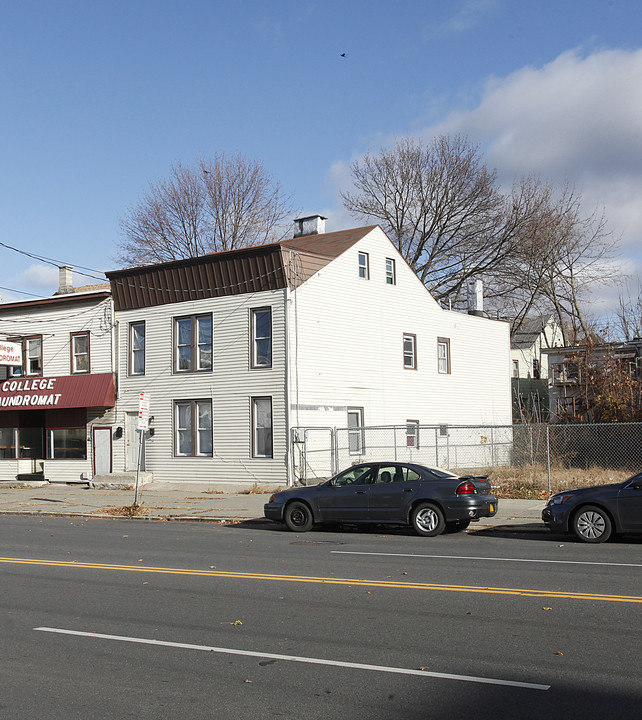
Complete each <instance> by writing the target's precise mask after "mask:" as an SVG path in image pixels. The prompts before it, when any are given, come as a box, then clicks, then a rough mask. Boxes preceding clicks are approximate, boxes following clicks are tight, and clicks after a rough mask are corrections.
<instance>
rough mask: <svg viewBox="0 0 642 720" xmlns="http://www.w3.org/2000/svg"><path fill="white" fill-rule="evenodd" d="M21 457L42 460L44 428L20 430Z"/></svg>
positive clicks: (23, 428)
mask: <svg viewBox="0 0 642 720" xmlns="http://www.w3.org/2000/svg"><path fill="white" fill-rule="evenodd" d="M19 432H20V457H21V458H42V457H43V455H42V449H43V448H42V444H43V443H42V428H41V427H22V428H20V431H19Z"/></svg>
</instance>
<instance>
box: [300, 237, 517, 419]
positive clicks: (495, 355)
mask: <svg viewBox="0 0 642 720" xmlns="http://www.w3.org/2000/svg"><path fill="white" fill-rule="evenodd" d="M320 242H322V238H320ZM319 252H322V246H321V245H320V246H319ZM359 253H368V258H369V279H367V280H366V279H363V278H361V277H359V264H358V263H359V261H358V255H359ZM387 258H390V259H393V260H394V261H395V270H396V283H395V284H394V285H391V284H387V283H386V259H387ZM288 328H289V352H288V356H289V379H290V380H289V384H290V406H291V423H292V425H293V426H327V427H339V428H345V427H346V425H347V408H349V407H362V408H364V423H365V425H366V426H373V425H388V424H404V423H405V422H406V421H407V420H410V419H412V420H418V421H419V422H420V423H421V424H448V425H455V424H456V425H477V424H500V425H504V424H510V423H511V422H512V420H511V399H510V375H509V371H508V370H509V365H510V363H509V326H508V324H507V323H504V322H498V321H493V320H488V319H485V318H481V317H476V316H472V315H464V314H461V313H455V312H451V311H447V310H443V309H442V308H441V307H440V306H439V305H438V304H437V303H436V302H435V300H434V299H433V298H432V296H431V295H430V294H429V292H428V291H427V290H426V288H425V287H424V286H423V284H422V283H421V281H420V280H419V279H418V278H417V276H416V275H415V273H414V272H413V271H412V270H411V269H410V267H409V266H408V265H407V263H406V262H405V261H404V260H403V258H402V257H401V256H400V255H399V253H398V252H397V250H396V248H395V247H394V245H393V244H392V243H391V241H390V240H389V239H388V238H387V236H386V235H385V234H384V233H383V231H381V230H380V229H379V228H376V229H374V230H373V231H371V232H370V233H369V234H368V235H367V236H366V237H364V238H363V239H362V240H360V241H359V242H358V243H357V244H355V245H354V246H353V247H352V248H350V249H349V250H347V251H346V252H345V253H343V254H342V255H340V256H339V257H338V258H336V259H335V260H333V261H332V262H330V263H329V264H328V265H326V266H325V267H324V268H322V269H321V270H319V271H318V272H317V273H316V274H315V275H313V276H312V277H311V278H309V279H308V280H307V281H306V282H305V283H304V284H303V285H302V286H301V287H299V288H297V289H296V290H295V291H293V292H291V293H290V296H289V300H288ZM404 334H411V335H414V336H416V347H417V355H416V357H417V368H416V369H414V370H411V369H407V368H405V367H404V362H403V336H404ZM438 338H447V339H448V340H449V342H450V367H451V372H450V373H446V374H444V373H439V372H438V360H437V344H438Z"/></svg>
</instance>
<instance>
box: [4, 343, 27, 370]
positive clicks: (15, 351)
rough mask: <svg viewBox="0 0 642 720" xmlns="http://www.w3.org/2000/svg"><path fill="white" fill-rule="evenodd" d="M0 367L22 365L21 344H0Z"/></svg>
mask: <svg viewBox="0 0 642 720" xmlns="http://www.w3.org/2000/svg"><path fill="white" fill-rule="evenodd" d="M0 365H6V366H7V367H17V366H19V365H22V343H13V342H6V341H4V340H3V341H1V342H0Z"/></svg>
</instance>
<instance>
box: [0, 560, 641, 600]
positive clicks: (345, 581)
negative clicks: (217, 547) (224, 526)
mask: <svg viewBox="0 0 642 720" xmlns="http://www.w3.org/2000/svg"><path fill="white" fill-rule="evenodd" d="M0 563H5V564H11V565H41V566H43V565H44V566H49V567H65V568H81V569H85V570H120V571H122V572H139V573H162V574H164V575H195V576H200V577H212V578H230V579H236V580H272V581H276V582H299V583H318V584H323V585H350V586H356V587H380V588H393V589H395V590H435V591H442V592H463V593H485V594H492V595H517V596H520V597H537V598H558V599H560V598H566V599H569V600H602V601H605V602H626V603H641V604H642V597H639V596H637V595H600V594H598V593H575V592H562V591H558V590H529V589H524V588H498V587H484V586H476V585H441V584H435V583H413V582H398V581H392V580H390V581H389V580H366V579H364V578H326V577H314V576H306V575H269V574H267V573H241V572H225V571H222V570H191V569H187V568H165V567H153V566H152V567H146V566H144V565H107V564H104V563H85V562H76V561H73V560H35V559H30V558H3V557H0Z"/></svg>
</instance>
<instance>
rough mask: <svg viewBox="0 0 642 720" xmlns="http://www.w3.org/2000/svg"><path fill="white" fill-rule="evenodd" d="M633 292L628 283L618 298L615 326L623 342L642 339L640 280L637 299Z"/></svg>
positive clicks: (641, 288) (641, 293) (641, 292)
mask: <svg viewBox="0 0 642 720" xmlns="http://www.w3.org/2000/svg"><path fill="white" fill-rule="evenodd" d="M633 292H634V291H633V290H632V288H631V284H630V283H627V285H626V286H625V287H624V288H623V289H622V291H621V292H620V295H619V297H618V308H617V310H616V311H615V315H616V320H615V326H616V332H617V335H618V339H621V340H633V339H634V338H639V337H642V287H641V286H640V282H639V280H638V286H637V297H634V296H633Z"/></svg>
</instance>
